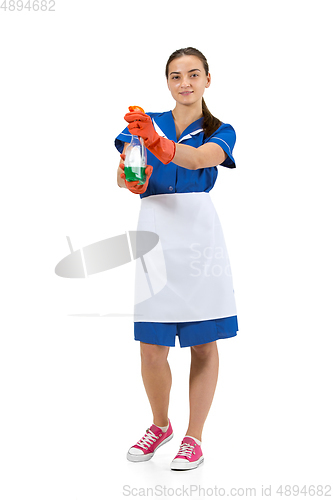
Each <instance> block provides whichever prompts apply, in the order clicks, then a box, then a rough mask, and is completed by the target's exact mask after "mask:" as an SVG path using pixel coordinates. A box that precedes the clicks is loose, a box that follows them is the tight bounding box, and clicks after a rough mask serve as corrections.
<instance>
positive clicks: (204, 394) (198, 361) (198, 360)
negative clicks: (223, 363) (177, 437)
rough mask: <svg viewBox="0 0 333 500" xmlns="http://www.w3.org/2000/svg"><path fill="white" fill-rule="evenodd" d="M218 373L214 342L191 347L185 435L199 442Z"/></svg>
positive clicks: (216, 352)
mask: <svg viewBox="0 0 333 500" xmlns="http://www.w3.org/2000/svg"><path fill="white" fill-rule="evenodd" d="M218 371H219V355H218V350H217V345H216V342H209V343H208V344H202V345H197V346H193V347H191V370H190V390H189V395H190V421H189V426H188V429H187V432H186V435H189V436H192V437H195V438H196V439H199V441H201V437H202V429H203V426H204V423H205V421H206V418H207V415H208V412H209V409H210V407H211V404H212V401H213V397H214V393H215V389H216V384H217V378H218Z"/></svg>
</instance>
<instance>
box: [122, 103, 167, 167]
mask: <svg viewBox="0 0 333 500" xmlns="http://www.w3.org/2000/svg"><path fill="white" fill-rule="evenodd" d="M124 118H125V120H126V121H127V122H128V130H129V131H130V132H131V134H133V135H138V136H139V137H142V138H143V140H144V143H145V146H146V148H147V149H149V151H150V152H151V153H153V155H155V156H156V158H158V159H159V160H160V161H161V162H162V163H164V164H165V165H166V164H167V163H170V162H171V161H172V160H173V158H174V156H175V154H176V144H175V143H174V142H173V141H170V139H166V138H165V137H161V136H160V135H158V133H157V132H156V130H155V129H154V125H153V122H152V121H151V118H150V116H148V115H146V114H145V113H141V112H139V111H134V112H133V111H132V112H131V113H127V114H126V115H125V116H124Z"/></svg>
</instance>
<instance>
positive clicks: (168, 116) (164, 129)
mask: <svg viewBox="0 0 333 500" xmlns="http://www.w3.org/2000/svg"><path fill="white" fill-rule="evenodd" d="M153 123H154V126H155V130H156V132H157V133H158V134H159V135H161V136H162V137H166V138H167V139H170V140H172V141H174V142H182V141H183V140H186V139H189V138H190V137H192V135H196V134H199V133H200V132H202V130H203V129H202V124H203V117H201V118H199V119H198V120H195V121H194V122H193V123H191V124H190V125H189V126H188V127H187V128H186V129H185V130H184V132H183V133H182V134H181V136H180V137H179V139H178V141H177V136H176V127H175V121H174V119H173V116H172V111H167V112H166V113H163V114H162V115H160V116H157V117H154V118H153Z"/></svg>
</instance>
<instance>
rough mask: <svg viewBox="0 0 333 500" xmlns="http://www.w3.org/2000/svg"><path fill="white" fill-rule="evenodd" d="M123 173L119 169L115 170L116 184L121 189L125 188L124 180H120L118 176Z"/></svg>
mask: <svg viewBox="0 0 333 500" xmlns="http://www.w3.org/2000/svg"><path fill="white" fill-rule="evenodd" d="M123 172H124V171H123V170H122V169H121V168H120V167H118V170H117V184H118V186H119V187H121V188H124V187H126V184H125V179H122V178H121V177H120V174H122V173H123Z"/></svg>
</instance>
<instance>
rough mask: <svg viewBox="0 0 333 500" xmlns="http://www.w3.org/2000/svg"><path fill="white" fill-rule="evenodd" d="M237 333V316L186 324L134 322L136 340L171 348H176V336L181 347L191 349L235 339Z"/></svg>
mask: <svg viewBox="0 0 333 500" xmlns="http://www.w3.org/2000/svg"><path fill="white" fill-rule="evenodd" d="M237 331H238V323H237V316H230V317H228V318H220V319H210V320H206V321H190V322H184V323H150V322H145V321H135V322H134V338H135V340H139V341H140V342H144V343H146V344H155V345H165V346H170V347H175V345H176V344H175V340H176V335H177V336H178V339H179V344H180V347H190V346H194V345H200V344H207V343H208V342H214V341H215V340H218V339H227V338H230V337H235V336H236V335H237Z"/></svg>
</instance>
